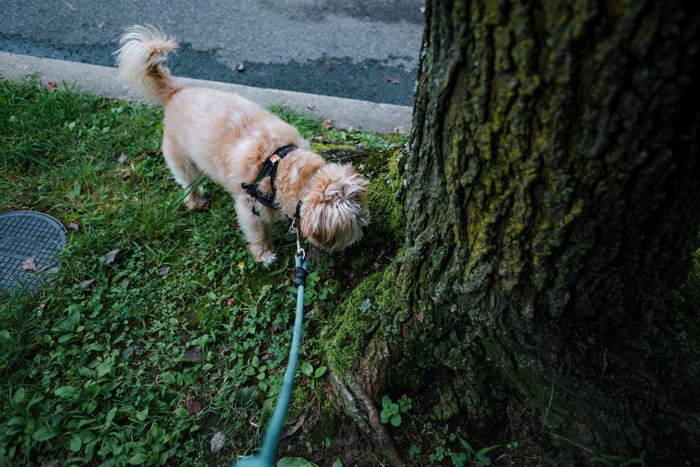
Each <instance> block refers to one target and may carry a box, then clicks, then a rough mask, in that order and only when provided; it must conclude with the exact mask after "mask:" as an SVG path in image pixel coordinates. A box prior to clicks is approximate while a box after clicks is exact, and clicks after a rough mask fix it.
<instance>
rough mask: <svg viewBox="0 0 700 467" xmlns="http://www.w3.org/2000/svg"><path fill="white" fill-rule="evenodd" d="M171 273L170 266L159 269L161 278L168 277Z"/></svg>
mask: <svg viewBox="0 0 700 467" xmlns="http://www.w3.org/2000/svg"><path fill="white" fill-rule="evenodd" d="M169 272H170V266H163V267H161V268H159V269H158V275H159V276H167V275H168V273H169Z"/></svg>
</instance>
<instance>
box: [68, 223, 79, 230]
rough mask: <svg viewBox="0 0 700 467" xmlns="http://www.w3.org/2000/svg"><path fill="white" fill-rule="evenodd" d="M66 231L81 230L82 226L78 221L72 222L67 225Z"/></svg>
mask: <svg viewBox="0 0 700 467" xmlns="http://www.w3.org/2000/svg"><path fill="white" fill-rule="evenodd" d="M66 229H68V230H76V231H77V230H80V224H79V223H78V221H70V222H69V223H67V224H66Z"/></svg>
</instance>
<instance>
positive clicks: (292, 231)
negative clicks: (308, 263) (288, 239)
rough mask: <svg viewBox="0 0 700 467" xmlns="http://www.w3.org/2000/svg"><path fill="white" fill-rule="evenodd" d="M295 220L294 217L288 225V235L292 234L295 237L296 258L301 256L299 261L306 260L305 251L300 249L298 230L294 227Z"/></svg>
mask: <svg viewBox="0 0 700 467" xmlns="http://www.w3.org/2000/svg"><path fill="white" fill-rule="evenodd" d="M296 222H297V218H296V217H295V218H294V219H292V222H291V223H290V224H289V232H288V233H289V234H292V235H294V236H295V237H296V241H297V256H301V259H305V258H306V251H305V250H304V249H303V248H302V247H301V241H300V240H299V228H298V227H297V225H296Z"/></svg>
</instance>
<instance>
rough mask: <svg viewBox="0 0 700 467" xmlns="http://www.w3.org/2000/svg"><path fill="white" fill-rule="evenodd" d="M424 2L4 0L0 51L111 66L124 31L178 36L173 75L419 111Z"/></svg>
mask: <svg viewBox="0 0 700 467" xmlns="http://www.w3.org/2000/svg"><path fill="white" fill-rule="evenodd" d="M422 6H423V0H396V1H390V0H348V1H343V2H340V1H333V0H278V1H272V0H257V1H256V0H228V1H226V0H213V1H202V0H155V1H139V0H119V1H117V0H99V1H95V0H56V1H53V2H49V1H46V0H0V11H1V12H2V14H0V50H2V51H5V52H11V53H17V54H25V55H33V56H36V57H45V58H55V59H61V60H70V61H77V62H83V63H90V64H95V65H106V66H114V56H113V52H114V51H115V50H116V49H117V43H118V40H119V36H120V34H121V33H122V31H123V30H124V28H125V27H127V26H130V25H133V24H155V25H159V26H161V27H162V28H163V29H164V30H165V31H166V32H167V33H169V34H172V35H175V36H176V37H177V38H178V41H179V42H180V44H181V50H180V52H179V53H178V54H177V55H176V56H175V57H174V58H173V59H172V60H171V62H170V68H171V70H172V71H173V73H174V74H176V75H179V76H187V77H191V78H199V79H207V80H214V81H223V82H230V83H237V84H244V85H248V86H256V87H262V88H272V89H285V90H290V91H299V92H306V93H312V94H323V95H331V96H337V97H348V98H353V99H361V100H368V101H372V102H381V103H390V104H399V105H412V101H413V91H414V86H415V76H416V69H417V65H418V53H419V49H420V42H421V36H422V32H423V13H422V12H421V7H422Z"/></svg>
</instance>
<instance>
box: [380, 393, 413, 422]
mask: <svg viewBox="0 0 700 467" xmlns="http://www.w3.org/2000/svg"><path fill="white" fill-rule="evenodd" d="M412 408H413V401H412V400H411V399H410V398H409V397H408V396H406V394H404V395H403V396H401V398H400V399H399V400H398V401H396V402H392V401H391V398H390V397H389V396H384V397H382V411H381V414H380V416H381V419H382V423H384V424H386V423H391V424H392V425H393V426H399V425H401V414H402V413H406V412H408V411H409V410H411V409H412Z"/></svg>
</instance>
